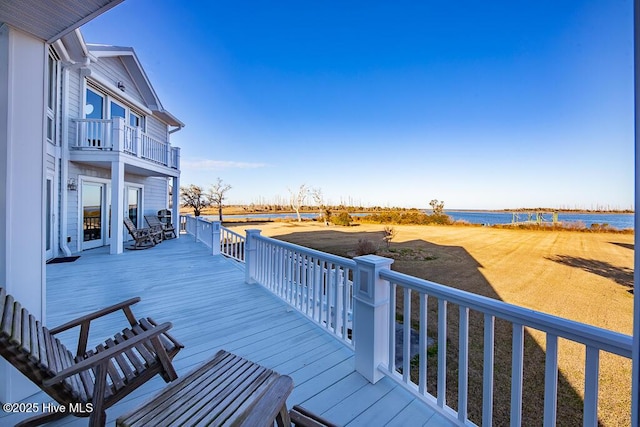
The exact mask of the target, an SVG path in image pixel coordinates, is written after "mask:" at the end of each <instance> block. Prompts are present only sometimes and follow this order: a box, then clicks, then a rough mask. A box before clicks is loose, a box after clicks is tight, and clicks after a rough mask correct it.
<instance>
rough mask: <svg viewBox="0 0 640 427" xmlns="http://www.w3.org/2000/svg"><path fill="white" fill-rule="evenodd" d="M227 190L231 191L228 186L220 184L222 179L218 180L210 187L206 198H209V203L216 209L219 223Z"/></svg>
mask: <svg viewBox="0 0 640 427" xmlns="http://www.w3.org/2000/svg"><path fill="white" fill-rule="evenodd" d="M229 190H231V186H230V185H229V184H225V183H224V182H222V179H220V178H218V180H217V181H216V183H215V184H213V185H212V186H211V189H210V191H209V194H208V195H207V197H208V198H209V202H210V203H211V204H212V205H215V206H216V207H217V208H218V217H219V219H220V221H221V222H222V204H223V202H224V199H225V197H226V193H227V191H229Z"/></svg>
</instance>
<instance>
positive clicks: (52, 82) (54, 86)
mask: <svg viewBox="0 0 640 427" xmlns="http://www.w3.org/2000/svg"><path fill="white" fill-rule="evenodd" d="M57 93H58V58H57V57H56V56H55V52H53V50H49V57H48V59H47V141H49V142H50V143H51V144H55V143H56V141H55V138H56V105H57V104H56V103H57Z"/></svg>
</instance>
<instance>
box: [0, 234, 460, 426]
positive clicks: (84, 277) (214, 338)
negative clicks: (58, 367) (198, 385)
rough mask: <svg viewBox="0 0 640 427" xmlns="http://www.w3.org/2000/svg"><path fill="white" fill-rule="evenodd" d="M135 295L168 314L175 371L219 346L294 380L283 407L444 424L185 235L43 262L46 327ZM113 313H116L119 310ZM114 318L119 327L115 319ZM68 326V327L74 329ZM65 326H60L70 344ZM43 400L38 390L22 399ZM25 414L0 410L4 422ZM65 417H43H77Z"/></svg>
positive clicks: (111, 324)
mask: <svg viewBox="0 0 640 427" xmlns="http://www.w3.org/2000/svg"><path fill="white" fill-rule="evenodd" d="M135 296H140V297H141V298H142V301H141V302H140V303H138V304H136V306H134V314H136V316H139V317H140V316H143V315H144V316H151V317H153V318H154V320H156V321H158V322H164V321H170V322H172V323H173V329H172V330H171V333H172V335H174V336H175V337H176V338H177V339H178V340H180V341H181V342H182V343H183V344H184V345H185V348H184V349H183V350H182V351H181V352H180V353H179V354H178V355H177V357H176V358H175V360H174V364H175V367H176V369H177V371H178V375H179V376H181V375H184V374H186V373H187V372H189V371H191V370H192V369H193V368H195V367H196V366H199V365H201V364H202V363H204V362H205V361H206V360H208V359H210V358H211V357H212V356H213V355H214V354H215V353H216V352H217V351H218V350H220V349H225V350H228V351H231V352H234V353H236V354H238V355H240V356H243V357H246V358H248V359H250V360H252V361H254V362H257V363H260V364H262V365H264V366H266V367H268V368H271V369H274V370H276V371H277V372H279V373H281V374H286V375H289V376H291V377H292V378H293V380H294V384H295V388H294V391H293V392H292V394H291V395H290V397H289V399H288V402H287V403H288V406H289V407H291V406H293V405H294V404H302V405H303V406H305V407H307V408H308V409H310V410H311V411H314V412H315V413H317V414H319V415H322V416H324V417H325V418H327V419H329V420H331V421H333V422H336V423H338V424H341V425H347V424H351V425H384V424H388V425H402V426H404V425H450V423H449V422H448V421H447V420H445V419H443V418H441V417H440V416H439V415H437V414H436V413H435V412H434V410H433V409H431V408H430V407H428V406H427V405H426V404H424V403H422V402H421V401H420V400H418V399H416V398H415V397H414V396H413V395H411V394H410V393H409V392H407V391H406V390H404V389H403V388H402V387H400V386H398V385H396V383H394V382H393V381H391V380H389V379H386V378H385V379H383V380H381V381H379V382H378V383H377V384H375V385H372V384H370V383H368V382H367V381H366V380H365V379H364V378H363V377H361V376H360V375H359V374H357V373H356V372H355V371H354V355H353V352H352V351H351V350H350V349H349V348H347V347H345V346H344V345H343V344H342V343H340V342H338V341H337V340H336V339H334V338H333V337H331V336H330V335H329V334H326V333H325V332H323V331H322V330H321V329H320V327H318V326H316V325H314V324H313V323H311V322H310V321H309V320H307V319H306V318H305V317H304V316H302V315H301V314H299V313H297V312H296V311H293V310H291V309H290V308H289V306H288V305H287V304H285V303H284V302H282V301H280V300H279V299H278V298H276V297H274V296H273V295H272V294H270V293H269V292H268V291H267V290H265V289H264V288H262V287H260V286H257V285H247V284H245V283H244V266H243V265H242V264H239V263H237V262H235V261H231V260H228V259H226V258H224V257H222V256H211V255H210V253H209V252H208V249H207V248H206V247H205V246H204V245H202V244H198V243H194V242H193V240H192V238H190V237H189V236H184V235H183V236H181V238H180V239H173V240H169V241H165V242H163V243H162V244H160V245H158V246H156V247H154V248H151V249H148V250H144V251H125V253H123V254H121V255H109V254H108V248H99V249H95V250H90V251H85V252H83V253H82V256H81V257H80V259H78V260H77V261H75V262H73V263H61V264H51V265H48V266H47V313H48V317H47V321H46V324H47V325H49V326H55V325H58V324H61V323H63V322H65V321H68V320H70V319H73V318H75V317H78V316H80V315H82V314H85V313H87V312H91V311H93V310H96V309H99V308H102V307H104V306H107V305H110V304H113V303H115V302H119V301H122V300H125V299H128V298H131V297H135ZM118 315H119V316H118ZM121 324H122V325H123V326H120V325H121ZM125 324H126V321H125V319H124V316H122V315H121V313H117V314H113V315H111V316H110V317H107V318H106V319H105V321H104V322H97V323H95V324H92V329H91V333H90V342H89V344H90V345H91V344H94V345H95V344H97V343H98V342H99V341H101V339H104V338H105V337H107V336H109V335H111V333H112V331H113V330H114V329H115V328H122V327H124V326H125ZM73 332H77V331H73ZM72 336H74V335H73V333H71V334H67V333H65V334H61V335H60V338H61V339H62V340H63V342H65V344H67V345H69V346H71V347H73V346H75V343H74V342H72V341H71V337H72ZM164 387H165V383H164V381H162V380H161V379H160V378H157V377H156V378H154V379H153V380H151V381H149V382H148V383H146V384H145V385H144V386H142V387H141V388H139V389H138V390H136V391H134V392H133V393H132V394H131V395H130V396H128V397H127V398H126V399H124V400H123V401H121V402H119V403H118V404H116V405H114V406H113V407H112V408H110V409H109V410H108V411H107V416H108V420H107V424H108V425H113V423H114V421H115V419H116V418H117V417H118V416H119V415H120V414H122V413H123V412H125V411H128V410H130V409H132V408H135V407H137V406H139V405H141V404H142V403H143V402H144V401H145V400H147V399H148V398H150V397H151V396H152V395H153V394H155V393H157V392H158V391H159V390H160V389H162V388H164ZM26 401H29V402H48V401H50V399H49V398H48V396H46V395H45V394H43V393H38V394H36V395H35V396H32V397H30V398H28V399H26V400H25V402H26ZM24 418H26V417H25V415H17V414H13V415H6V414H4V413H3V414H1V415H0V425H13V424H14V423H16V422H18V421H19V420H21V419H24ZM86 423H87V420H86V419H81V418H75V417H71V416H70V417H66V418H64V419H62V420H59V421H57V422H55V423H52V424H51V425H83V426H84V425H86Z"/></svg>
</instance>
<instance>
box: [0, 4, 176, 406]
mask: <svg viewBox="0 0 640 427" xmlns="http://www.w3.org/2000/svg"><path fill="white" fill-rule="evenodd" d="M121 2H122V0H51V1H48V2H42V1H40V0H19V1H18V0H15V1H14V0H9V1H2V2H0V224H2V227H0V284H2V286H3V287H5V288H6V289H7V291H8V292H10V293H12V294H14V295H15V296H16V297H17V298H19V300H20V301H21V302H22V303H23V304H24V305H25V306H26V307H27V308H28V309H29V310H30V311H31V312H32V313H34V314H36V315H38V316H39V317H40V318H41V319H43V320H44V319H46V312H45V302H46V301H45V296H46V278H45V268H44V266H45V262H46V261H47V260H49V259H52V258H55V257H59V256H68V255H71V254H76V253H81V252H82V251H85V250H88V249H92V248H95V247H98V246H105V245H110V252H111V253H112V254H118V253H121V252H122V251H123V246H124V241H126V240H128V239H129V238H130V236H128V234H127V232H126V230H123V219H124V216H125V215H127V216H129V217H130V218H131V219H132V220H133V222H134V223H136V224H137V225H138V226H143V225H144V219H143V215H145V214H147V215H148V214H151V215H156V214H157V213H158V211H159V210H163V209H168V208H171V209H172V211H173V216H172V219H173V221H174V222H175V223H176V224H175V225H176V226H177V221H178V219H179V218H178V205H179V203H178V197H179V191H172V190H171V189H172V188H174V189H178V188H179V187H180V179H179V177H180V154H179V153H180V152H179V149H178V148H176V147H173V146H171V144H170V136H171V134H172V133H173V132H175V131H177V130H180V129H181V128H182V127H183V126H184V124H183V123H182V122H181V121H180V120H178V119H177V118H176V117H174V116H173V115H172V114H171V113H169V112H168V111H166V110H165V109H164V108H163V106H162V104H161V103H160V100H159V99H158V96H157V94H156V92H155V90H154V89H153V87H152V85H151V83H150V81H149V79H148V78H147V75H146V73H145V72H144V70H143V68H142V66H141V64H140V61H139V60H138V57H137V56H136V54H135V52H134V51H133V49H132V48H129V47H115V46H103V45H90V44H87V43H85V41H84V40H83V37H82V35H81V33H80V31H79V30H78V27H80V26H81V25H82V24H84V23H86V22H88V21H89V20H91V19H93V18H94V17H96V16H98V15H100V14H102V13H104V12H105V11H107V10H109V9H111V8H112V7H114V6H116V5H118V4H119V3H121ZM170 194H172V196H171V195H170ZM24 382H25V380H23V379H22V378H20V377H19V376H18V375H17V373H16V372H15V371H13V370H12V368H11V367H10V366H9V365H7V364H5V363H4V361H0V401H3V402H7V401H15V400H16V399H18V398H21V397H25V396H26V395H28V393H29V391H30V390H29V389H30V387H29V386H27V385H26V384H24Z"/></svg>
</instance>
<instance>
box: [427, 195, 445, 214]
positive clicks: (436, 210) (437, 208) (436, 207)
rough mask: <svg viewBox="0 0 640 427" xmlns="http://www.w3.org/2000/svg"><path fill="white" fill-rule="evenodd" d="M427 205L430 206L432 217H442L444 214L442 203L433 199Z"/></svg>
mask: <svg viewBox="0 0 640 427" xmlns="http://www.w3.org/2000/svg"><path fill="white" fill-rule="evenodd" d="M429 205H431V209H433V214H434V215H442V214H443V213H444V201H439V200H438V199H433V200H432V201H430V202H429Z"/></svg>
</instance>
